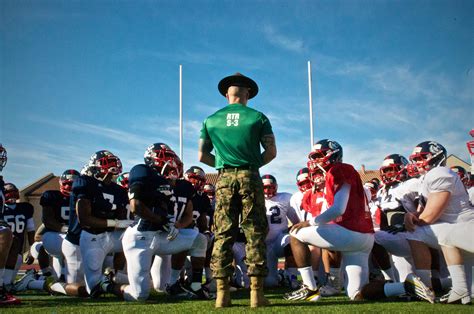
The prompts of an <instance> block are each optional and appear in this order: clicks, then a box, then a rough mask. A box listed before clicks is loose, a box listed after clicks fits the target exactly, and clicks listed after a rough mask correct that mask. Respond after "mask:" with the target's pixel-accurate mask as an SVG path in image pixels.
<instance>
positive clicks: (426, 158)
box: [410, 141, 448, 174]
mask: <svg viewBox="0 0 474 314" xmlns="http://www.w3.org/2000/svg"><path fill="white" fill-rule="evenodd" d="M447 157H448V156H447V152H446V149H445V148H444V147H443V146H442V145H441V144H439V143H437V142H435V141H425V142H421V143H420V144H418V145H417V146H416V147H415V148H414V149H413V153H412V154H411V155H410V160H411V161H412V162H413V163H414V164H415V165H416V167H417V169H418V171H419V172H420V173H421V174H423V173H425V172H428V171H430V170H431V169H433V168H435V167H438V166H444V165H445V164H446V160H447Z"/></svg>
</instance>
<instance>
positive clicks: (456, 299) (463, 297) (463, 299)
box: [439, 289, 471, 304]
mask: <svg viewBox="0 0 474 314" xmlns="http://www.w3.org/2000/svg"><path fill="white" fill-rule="evenodd" d="M439 302H440V303H450V304H452V303H461V304H471V296H470V295H469V292H468V291H466V292H464V293H463V294H458V293H457V292H456V291H454V290H452V289H451V291H449V292H448V293H447V294H445V295H443V296H442V297H441V298H440V299H439Z"/></svg>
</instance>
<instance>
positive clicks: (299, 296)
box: [283, 285, 321, 302]
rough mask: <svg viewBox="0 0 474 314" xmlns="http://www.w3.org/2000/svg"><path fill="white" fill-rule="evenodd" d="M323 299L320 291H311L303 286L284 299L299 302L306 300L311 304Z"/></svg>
mask: <svg viewBox="0 0 474 314" xmlns="http://www.w3.org/2000/svg"><path fill="white" fill-rule="evenodd" d="M320 298H321V294H320V293H319V289H318V288H317V289H316V290H311V289H309V288H308V286H306V285H302V286H301V288H300V289H298V290H294V291H291V292H288V293H285V295H284V296H283V299H285V300H291V301H297V300H306V301H311V302H316V301H318V300H319V299H320Z"/></svg>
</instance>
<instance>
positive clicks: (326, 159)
mask: <svg viewBox="0 0 474 314" xmlns="http://www.w3.org/2000/svg"><path fill="white" fill-rule="evenodd" d="M308 158H309V161H308V169H309V172H310V174H311V177H313V173H315V174H316V173H317V172H320V170H322V172H323V173H325V172H327V171H328V170H329V169H330V168H331V167H332V165H333V164H334V163H338V162H342V147H341V145H339V143H338V142H336V141H331V140H328V139H324V140H320V141H318V142H316V144H314V145H313V149H312V151H311V152H310V153H309V155H308ZM313 181H314V180H313Z"/></svg>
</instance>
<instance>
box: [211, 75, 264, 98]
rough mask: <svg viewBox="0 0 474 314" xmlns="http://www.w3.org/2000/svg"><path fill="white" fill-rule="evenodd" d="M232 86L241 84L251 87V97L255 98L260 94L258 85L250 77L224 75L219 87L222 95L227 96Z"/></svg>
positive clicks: (241, 85)
mask: <svg viewBox="0 0 474 314" xmlns="http://www.w3.org/2000/svg"><path fill="white" fill-rule="evenodd" d="M230 86H240V87H247V88H249V99H251V98H254V97H255V96H256V95H257V94H258V85H257V83H255V81H254V80H252V79H251V78H249V77H246V76H243V75H242V76H241V75H231V76H227V77H224V78H223V79H222V80H221V81H220V82H219V85H218V86H217V88H218V89H219V92H220V93H221V95H222V96H224V97H225V95H226V94H227V90H228V89H229V87H230Z"/></svg>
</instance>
